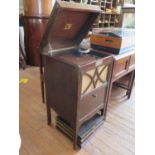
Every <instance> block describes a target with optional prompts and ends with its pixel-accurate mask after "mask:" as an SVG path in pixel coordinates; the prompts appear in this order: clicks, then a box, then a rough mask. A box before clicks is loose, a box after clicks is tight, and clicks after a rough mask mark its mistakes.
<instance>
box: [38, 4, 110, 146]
mask: <svg viewBox="0 0 155 155" xmlns="http://www.w3.org/2000/svg"><path fill="white" fill-rule="evenodd" d="M99 14H100V8H99V7H98V6H92V5H81V4H78V3H68V2H56V3H55V6H54V8H53V11H52V14H51V16H50V18H49V22H48V24H47V27H46V30H45V32H44V35H43V37H42V41H41V44H40V50H41V60H42V63H41V70H40V71H41V80H42V88H43V90H44V91H43V92H45V102H46V105H47V118H48V124H49V125H50V124H51V108H52V109H53V110H54V111H55V112H56V113H57V114H58V115H59V116H61V117H62V118H63V119H64V120H65V121H67V122H68V124H70V126H71V128H72V129H73V131H74V148H76V146H77V135H78V130H79V127H80V126H81V125H82V124H83V123H84V122H85V121H86V120H88V119H90V118H91V117H92V116H94V115H95V114H96V113H100V114H101V116H102V115H103V110H104V107H105V100H106V93H107V89H108V82H109V79H110V75H111V72H110V71H111V64H112V56H108V55H106V54H102V53H99V52H97V51H95V50H91V49H90V52H89V53H85V54H84V53H83V54H82V53H80V54H79V48H80V47H79V44H80V42H81V41H82V39H83V38H84V37H85V36H86V35H87V33H88V31H89V29H90V28H91V26H92V24H93V22H94V21H95V20H96V18H97V17H98V15H99ZM43 96H44V94H43Z"/></svg>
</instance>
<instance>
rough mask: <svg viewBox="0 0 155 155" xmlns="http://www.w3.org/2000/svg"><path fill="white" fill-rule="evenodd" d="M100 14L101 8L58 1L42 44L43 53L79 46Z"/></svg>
mask: <svg viewBox="0 0 155 155" xmlns="http://www.w3.org/2000/svg"><path fill="white" fill-rule="evenodd" d="M100 12H101V10H100V8H99V6H95V5H88V4H80V3H74V2H65V1H56V3H55V5H54V7H53V11H52V13H51V15H50V18H49V21H48V24H47V27H46V29H45V32H44V34H43V37H42V39H41V42H40V49H41V53H42V54H48V52H49V51H50V52H52V51H53V50H60V49H63V48H71V47H76V46H78V45H79V44H80V42H81V41H82V39H83V38H84V37H85V36H86V35H87V33H88V31H89V29H90V28H91V26H92V24H93V23H94V21H95V20H96V19H97V17H98V15H99V14H100Z"/></svg>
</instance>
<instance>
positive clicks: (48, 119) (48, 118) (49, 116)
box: [47, 105, 51, 125]
mask: <svg viewBox="0 0 155 155" xmlns="http://www.w3.org/2000/svg"><path fill="white" fill-rule="evenodd" d="M47 124H48V125H51V109H50V107H49V106H48V105H47Z"/></svg>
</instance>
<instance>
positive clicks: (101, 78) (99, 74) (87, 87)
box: [81, 64, 109, 95]
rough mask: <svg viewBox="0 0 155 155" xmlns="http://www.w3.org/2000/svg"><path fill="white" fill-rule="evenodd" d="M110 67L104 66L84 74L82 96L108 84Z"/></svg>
mask: <svg viewBox="0 0 155 155" xmlns="http://www.w3.org/2000/svg"><path fill="white" fill-rule="evenodd" d="M108 67H109V65H108V64H103V65H101V66H98V67H94V68H92V69H90V70H88V71H86V72H85V73H83V74H82V84H81V85H82V87H81V94H82V95H85V94H87V93H89V92H91V91H93V90H94V89H96V88H98V87H100V86H102V85H104V84H106V83H107V75H108Z"/></svg>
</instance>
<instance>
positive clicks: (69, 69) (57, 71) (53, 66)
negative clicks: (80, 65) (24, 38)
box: [44, 56, 78, 125]
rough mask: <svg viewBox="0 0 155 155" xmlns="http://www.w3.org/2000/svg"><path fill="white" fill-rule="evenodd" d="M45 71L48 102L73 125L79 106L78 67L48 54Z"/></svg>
mask: <svg viewBox="0 0 155 155" xmlns="http://www.w3.org/2000/svg"><path fill="white" fill-rule="evenodd" d="M44 73H45V74H44V75H45V87H46V102H47V104H48V105H50V107H51V108H52V109H53V110H55V111H56V112H57V113H58V114H59V115H60V116H61V117H63V118H64V119H65V120H66V121H68V123H70V124H71V125H73V124H74V123H75V119H76V107H77V105H76V104H77V91H78V90H77V89H78V85H77V79H78V73H77V69H76V68H75V67H73V66H71V65H68V64H65V63H63V62H61V61H58V60H55V59H53V58H52V57H48V56H47V57H46V58H45V70H44Z"/></svg>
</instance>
